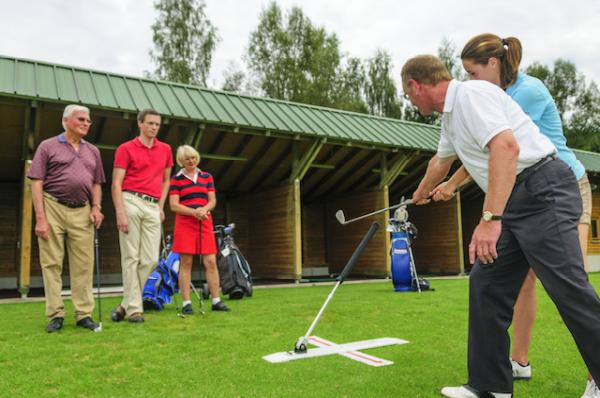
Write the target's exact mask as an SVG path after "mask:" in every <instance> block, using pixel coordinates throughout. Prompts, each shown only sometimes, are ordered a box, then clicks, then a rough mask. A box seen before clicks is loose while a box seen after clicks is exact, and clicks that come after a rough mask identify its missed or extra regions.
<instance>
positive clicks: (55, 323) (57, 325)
mask: <svg viewBox="0 0 600 398" xmlns="http://www.w3.org/2000/svg"><path fill="white" fill-rule="evenodd" d="M64 320H65V318H61V317H59V316H57V317H56V318H52V319H50V322H48V325H46V332H48V333H53V332H58V331H59V330H60V329H62V325H63V322H64Z"/></svg>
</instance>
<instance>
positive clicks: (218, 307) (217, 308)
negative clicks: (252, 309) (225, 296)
mask: <svg viewBox="0 0 600 398" xmlns="http://www.w3.org/2000/svg"><path fill="white" fill-rule="evenodd" d="M212 310H213V311H231V310H230V309H229V307H228V306H226V305H225V304H223V302H222V301H219V302H218V303H217V304H213V305H212Z"/></svg>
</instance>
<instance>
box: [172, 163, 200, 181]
mask: <svg viewBox="0 0 600 398" xmlns="http://www.w3.org/2000/svg"><path fill="white" fill-rule="evenodd" d="M184 170H185V167H182V168H181V170H179V171H178V172H177V174H176V175H178V176H184V177H185V178H187V179H188V180H190V181H193V182H194V184H195V183H196V181H198V176H199V175H200V173H202V170H200V169H199V168H197V167H196V173H195V174H194V178H193V179H192V178H190V177H188V176H187V175H186V174H185V173H184V172H183V171H184Z"/></svg>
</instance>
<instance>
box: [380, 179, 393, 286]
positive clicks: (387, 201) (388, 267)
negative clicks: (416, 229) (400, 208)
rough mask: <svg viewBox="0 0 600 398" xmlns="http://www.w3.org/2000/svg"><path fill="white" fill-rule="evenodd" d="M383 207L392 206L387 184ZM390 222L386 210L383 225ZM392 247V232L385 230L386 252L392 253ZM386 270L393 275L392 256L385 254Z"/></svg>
mask: <svg viewBox="0 0 600 398" xmlns="http://www.w3.org/2000/svg"><path fill="white" fill-rule="evenodd" d="M382 190H383V208H384V209H385V208H386V207H390V189H389V187H388V186H387V185H385V186H384V187H383V188H382ZM389 223H390V212H389V211H386V212H384V213H383V225H384V226H387V225H389ZM391 249H392V237H391V234H389V233H387V232H385V252H386V253H391ZM385 270H386V272H387V276H388V277H391V276H392V256H385Z"/></svg>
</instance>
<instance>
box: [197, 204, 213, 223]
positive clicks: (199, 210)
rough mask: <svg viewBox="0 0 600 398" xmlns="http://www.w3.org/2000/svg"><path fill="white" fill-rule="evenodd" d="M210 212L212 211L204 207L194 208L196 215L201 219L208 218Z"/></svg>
mask: <svg viewBox="0 0 600 398" xmlns="http://www.w3.org/2000/svg"><path fill="white" fill-rule="evenodd" d="M209 214H210V211H208V210H206V208H204V207H198V208H196V209H195V210H194V217H196V218H197V219H198V220H201V221H202V220H206V219H208V215H209Z"/></svg>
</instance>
